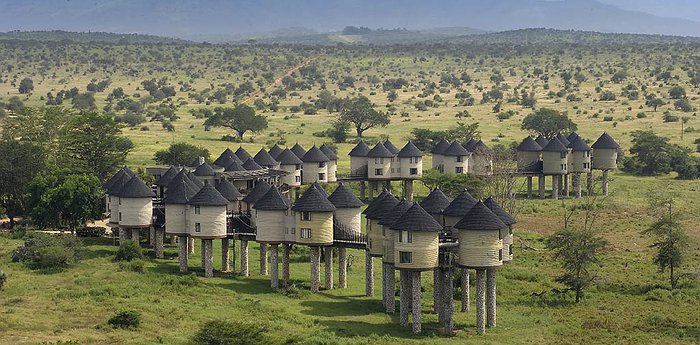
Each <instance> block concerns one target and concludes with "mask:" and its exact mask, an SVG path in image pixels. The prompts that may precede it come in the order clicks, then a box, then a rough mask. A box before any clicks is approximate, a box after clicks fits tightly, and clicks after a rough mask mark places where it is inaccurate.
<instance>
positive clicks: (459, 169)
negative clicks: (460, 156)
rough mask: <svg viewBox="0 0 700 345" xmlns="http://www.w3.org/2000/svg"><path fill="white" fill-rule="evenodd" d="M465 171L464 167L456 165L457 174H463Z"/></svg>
mask: <svg viewBox="0 0 700 345" xmlns="http://www.w3.org/2000/svg"><path fill="white" fill-rule="evenodd" d="M462 173H464V167H456V168H455V174H462Z"/></svg>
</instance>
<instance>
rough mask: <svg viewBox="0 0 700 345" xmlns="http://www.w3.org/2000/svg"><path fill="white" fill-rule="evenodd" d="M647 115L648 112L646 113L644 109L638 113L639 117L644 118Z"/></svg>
mask: <svg viewBox="0 0 700 345" xmlns="http://www.w3.org/2000/svg"><path fill="white" fill-rule="evenodd" d="M646 117H647V114H646V113H645V112H643V111H642V112H640V113H637V118H638V119H644V118H646Z"/></svg>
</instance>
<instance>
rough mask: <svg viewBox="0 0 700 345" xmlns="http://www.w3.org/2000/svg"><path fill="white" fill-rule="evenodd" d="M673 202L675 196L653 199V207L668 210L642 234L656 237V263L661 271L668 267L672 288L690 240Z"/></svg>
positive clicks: (653, 246)
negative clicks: (674, 210) (675, 212)
mask: <svg viewBox="0 0 700 345" xmlns="http://www.w3.org/2000/svg"><path fill="white" fill-rule="evenodd" d="M673 203H674V201H673V198H659V199H656V200H652V202H651V207H652V208H655V209H666V210H667V212H662V213H661V216H660V218H659V219H658V220H657V221H656V222H654V224H652V225H651V226H650V227H648V228H647V229H645V230H644V231H642V234H644V235H650V236H653V237H654V243H652V245H651V247H652V248H655V249H656V253H655V254H654V264H656V265H657V266H658V267H659V271H660V272H666V270H667V269H668V271H669V281H670V283H671V289H675V288H676V286H677V285H678V278H679V275H678V272H677V269H678V268H679V267H680V265H681V263H682V262H683V251H684V249H685V248H686V247H688V244H689V240H690V238H689V237H688V235H687V234H686V232H685V230H684V229H683V226H682V225H681V224H680V223H679V222H678V221H677V220H676V218H677V215H675V214H674V212H673ZM655 211H656V210H655Z"/></svg>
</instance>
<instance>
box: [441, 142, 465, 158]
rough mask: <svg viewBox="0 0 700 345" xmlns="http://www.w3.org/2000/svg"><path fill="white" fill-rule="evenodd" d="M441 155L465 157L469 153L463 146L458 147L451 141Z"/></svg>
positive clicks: (456, 143)
mask: <svg viewBox="0 0 700 345" xmlns="http://www.w3.org/2000/svg"><path fill="white" fill-rule="evenodd" d="M442 154H443V156H467V155H469V151H467V149H465V148H464V146H462V145H460V144H459V143H458V142H456V141H453V142H452V144H450V146H449V147H448V148H447V149H445V152H443V153H442Z"/></svg>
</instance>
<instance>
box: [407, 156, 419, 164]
mask: <svg viewBox="0 0 700 345" xmlns="http://www.w3.org/2000/svg"><path fill="white" fill-rule="evenodd" d="M409 162H411V163H420V157H410V158H409Z"/></svg>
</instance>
